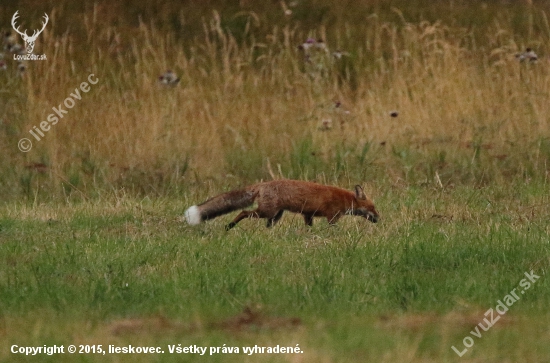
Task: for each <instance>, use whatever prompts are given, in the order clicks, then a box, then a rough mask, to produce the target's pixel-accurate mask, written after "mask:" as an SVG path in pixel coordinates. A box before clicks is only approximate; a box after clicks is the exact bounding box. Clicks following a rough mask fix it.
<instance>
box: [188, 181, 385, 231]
mask: <svg viewBox="0 0 550 363" xmlns="http://www.w3.org/2000/svg"><path fill="white" fill-rule="evenodd" d="M254 202H256V203H257V205H258V207H257V208H256V210H253V211H247V210H244V211H242V212H241V213H239V215H237V217H236V218H235V219H234V220H233V221H232V222H231V223H229V224H228V225H227V226H226V227H225V230H226V231H227V230H230V229H231V228H233V227H235V226H236V225H237V223H239V222H240V221H241V220H242V219H244V218H265V219H267V227H268V228H269V227H272V226H273V225H275V224H276V223H277V222H278V221H279V219H281V217H282V215H283V212H284V211H285V210H287V211H290V212H294V213H301V214H302V215H303V216H304V221H305V223H306V225H308V226H311V225H313V217H325V218H326V219H327V220H328V223H330V224H334V223H336V222H337V221H338V220H339V219H340V217H342V216H343V215H345V214H350V215H355V216H361V217H364V218H366V219H367V220H369V221H371V222H374V223H376V222H377V221H378V219H379V216H378V212H377V211H376V209H375V208H374V203H373V202H372V201H371V200H370V199H369V198H367V197H366V195H365V193H363V189H362V188H361V187H360V186H359V185H356V186H355V193H353V192H350V191H349V190H345V189H341V188H337V187H332V186H328V185H321V184H316V183H312V182H305V181H299V180H274V181H268V182H264V183H258V184H253V185H251V186H248V187H246V188H244V189H240V190H233V191H230V192H227V193H224V194H220V195H218V196H216V197H213V198H211V199H209V200H207V201H206V202H204V203H202V204H199V205H194V206H192V207H190V208H189V209H187V210H186V211H185V219H186V220H187V223H189V224H191V225H195V224H199V223H201V222H202V221H206V220H208V219H214V218H216V217H218V216H221V215H223V214H227V213H230V212H233V211H235V210H237V209H243V208H246V207H249V206H251V205H252V204H254Z"/></svg>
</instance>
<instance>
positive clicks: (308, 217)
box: [302, 214, 313, 227]
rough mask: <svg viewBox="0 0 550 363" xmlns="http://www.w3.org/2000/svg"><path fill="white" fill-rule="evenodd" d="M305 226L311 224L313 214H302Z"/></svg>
mask: <svg viewBox="0 0 550 363" xmlns="http://www.w3.org/2000/svg"><path fill="white" fill-rule="evenodd" d="M302 215H303V216H304V222H306V225H307V226H310V227H311V226H313V214H302Z"/></svg>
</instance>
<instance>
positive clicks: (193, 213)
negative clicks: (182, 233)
mask: <svg viewBox="0 0 550 363" xmlns="http://www.w3.org/2000/svg"><path fill="white" fill-rule="evenodd" d="M185 219H186V220H187V223H189V224H190V225H192V226H194V225H196V224H199V223H201V222H202V218H201V212H200V211H199V207H197V206H196V205H194V206H192V207H189V209H187V210H186V211H185Z"/></svg>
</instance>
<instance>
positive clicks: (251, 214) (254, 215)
mask: <svg viewBox="0 0 550 363" xmlns="http://www.w3.org/2000/svg"><path fill="white" fill-rule="evenodd" d="M245 218H260V215H259V214H258V212H257V211H255V210H252V211H250V210H243V211H242V212H241V213H239V214H238V215H237V217H235V219H233V221H232V222H231V223H229V224H228V225H226V226H225V230H226V231H229V230H230V229H231V228H233V227H235V226H236V225H237V223H239V222H240V221H242V220H243V219H245Z"/></svg>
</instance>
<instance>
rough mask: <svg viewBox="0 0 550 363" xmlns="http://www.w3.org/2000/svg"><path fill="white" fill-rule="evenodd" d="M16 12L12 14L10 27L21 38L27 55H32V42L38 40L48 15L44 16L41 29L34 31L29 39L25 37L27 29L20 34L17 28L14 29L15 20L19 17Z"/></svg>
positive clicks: (46, 22)
mask: <svg viewBox="0 0 550 363" xmlns="http://www.w3.org/2000/svg"><path fill="white" fill-rule="evenodd" d="M18 12H19V10H17V11H16V12H15V14H13V17H12V18H11V26H12V27H13V29H15V31H16V32H18V33H19V34H20V35H21V37H23V40H24V41H25V44H26V46H27V53H29V54H30V53H32V50H33V49H34V42H35V41H36V38H38V36H39V35H40V33H42V31H43V30H44V28H45V27H46V24H48V20H49V18H48V14H44V20H45V22H43V23H42V29H40V30H38V31H37V30H34V32H33V33H32V35H31V36H30V37H29V36H28V35H27V29H25V32H24V33H21V32H20V31H19V27H15V20H16V19H17V18H18V17H19V15H17V13H18Z"/></svg>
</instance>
